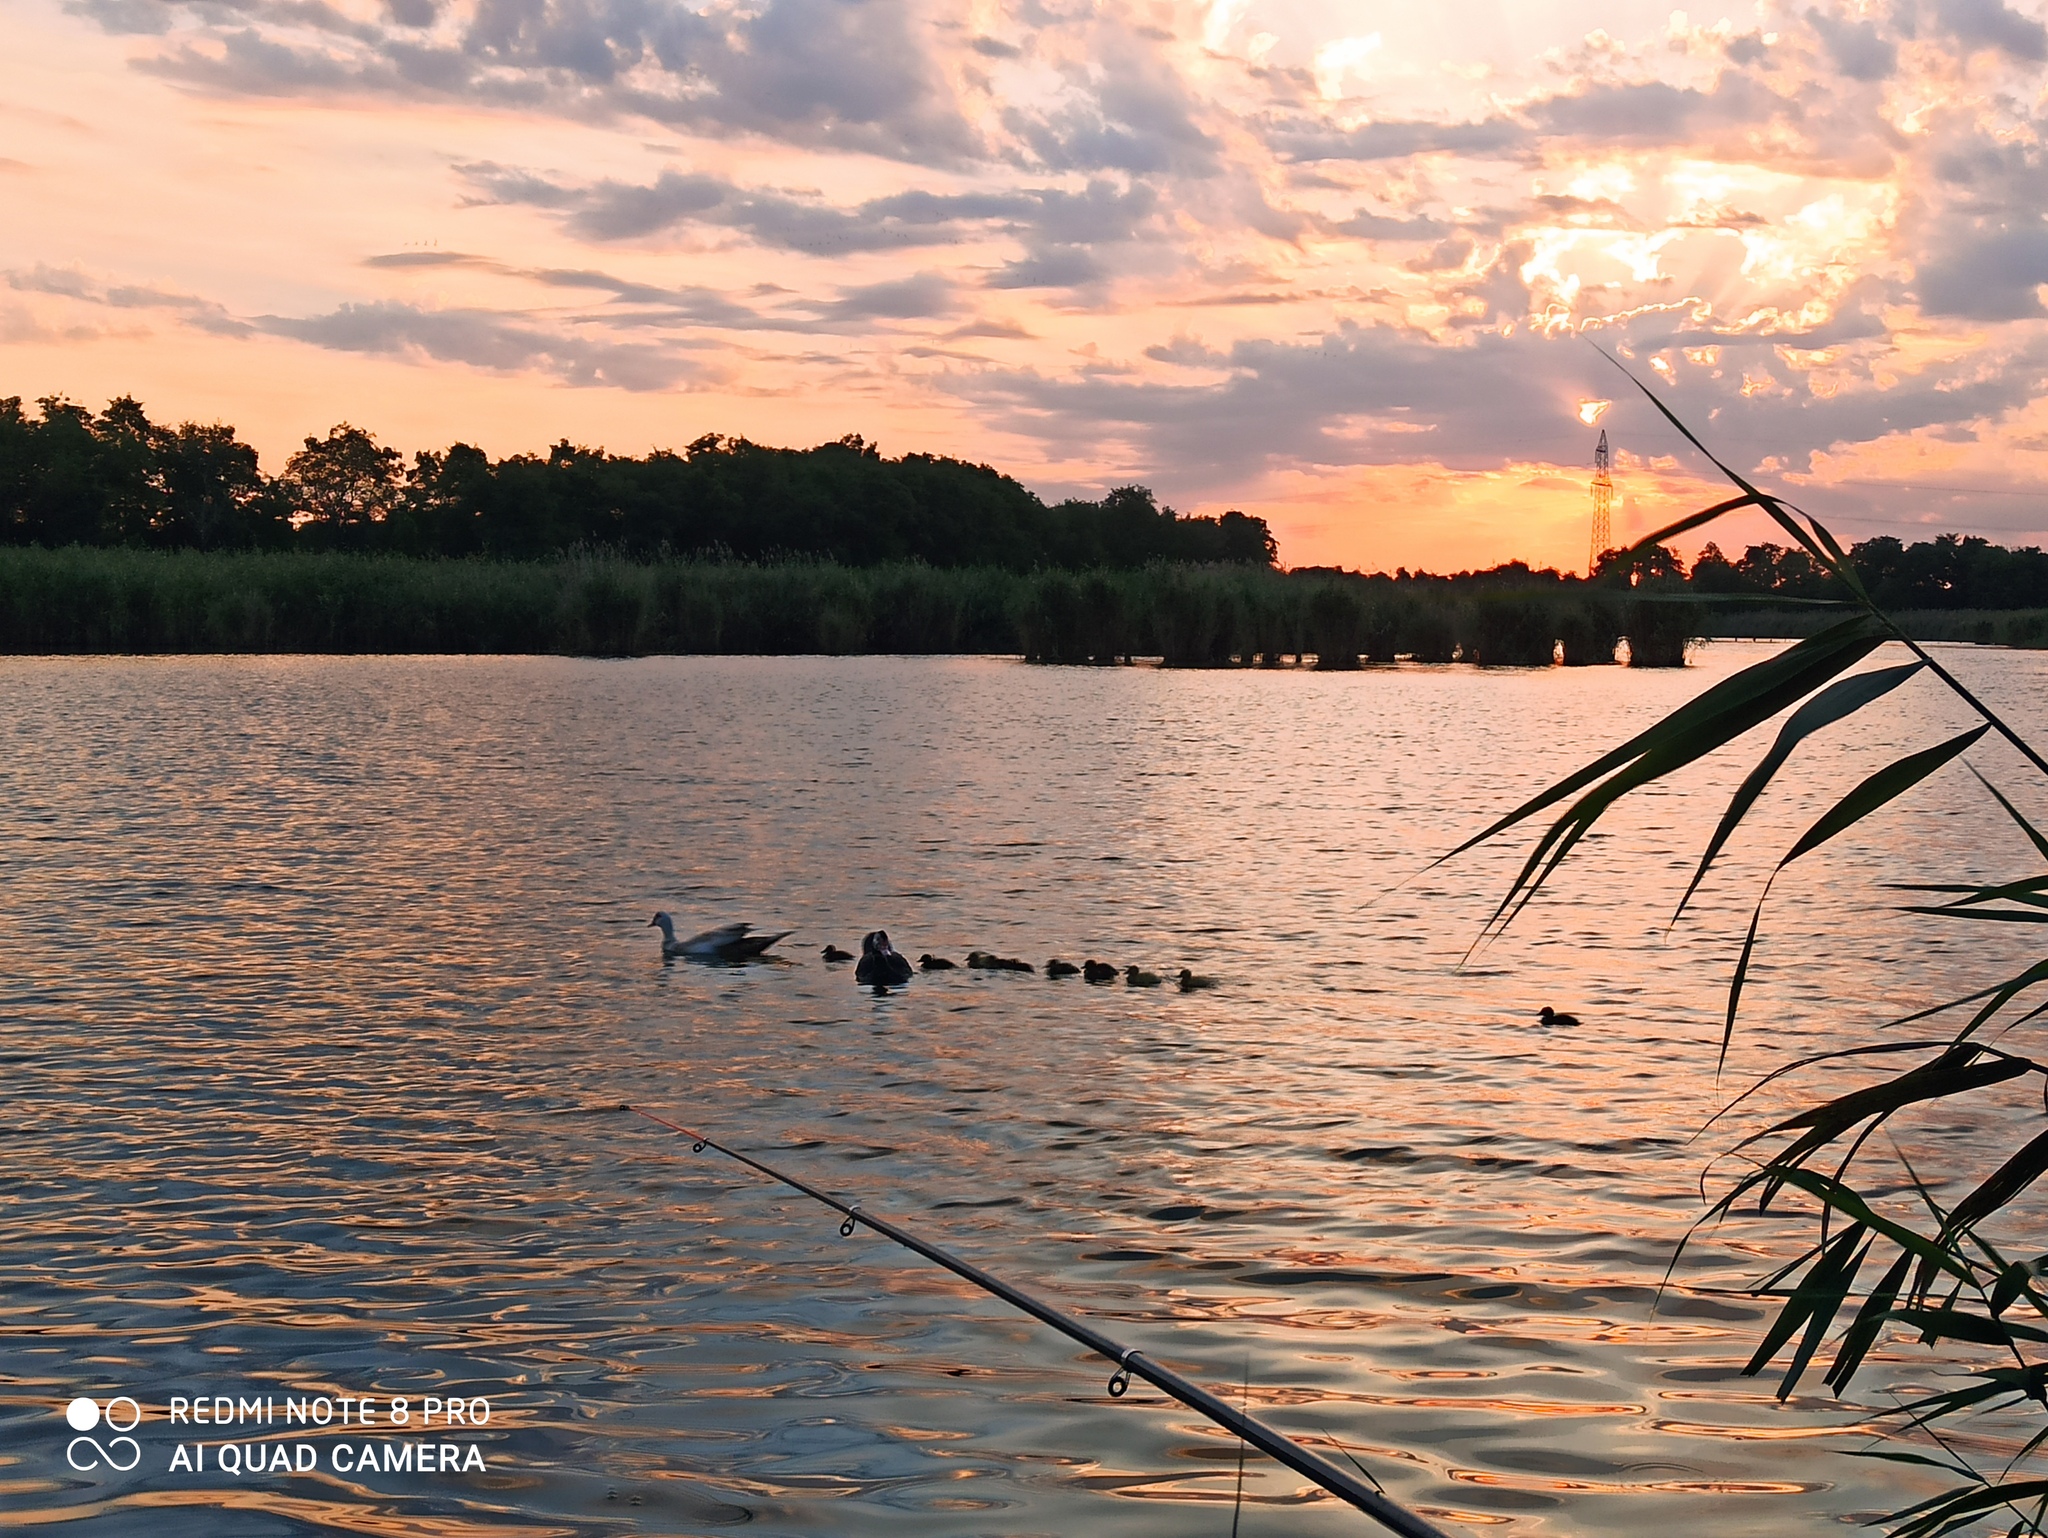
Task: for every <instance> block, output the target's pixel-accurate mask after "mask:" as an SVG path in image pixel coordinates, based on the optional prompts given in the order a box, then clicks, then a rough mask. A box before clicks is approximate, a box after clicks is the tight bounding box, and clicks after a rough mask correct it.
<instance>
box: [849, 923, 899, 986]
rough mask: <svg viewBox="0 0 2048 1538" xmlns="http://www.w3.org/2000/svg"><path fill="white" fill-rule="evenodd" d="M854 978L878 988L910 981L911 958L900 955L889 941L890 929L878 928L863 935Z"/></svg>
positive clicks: (863, 984)
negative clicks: (858, 962) (858, 963)
mask: <svg viewBox="0 0 2048 1538" xmlns="http://www.w3.org/2000/svg"><path fill="white" fill-rule="evenodd" d="M853 980H854V981H855V982H857V983H859V984H861V985H862V986H864V987H865V986H869V985H872V986H874V987H876V988H887V987H890V986H892V985H894V984H896V983H907V982H909V981H910V961H909V958H908V957H905V956H902V955H899V954H898V953H897V950H896V947H895V946H893V945H891V944H890V943H889V931H888V930H886V929H877V930H874V931H872V932H871V933H869V934H866V935H863V936H861V942H860V965H859V966H858V967H856V968H854V972H853Z"/></svg>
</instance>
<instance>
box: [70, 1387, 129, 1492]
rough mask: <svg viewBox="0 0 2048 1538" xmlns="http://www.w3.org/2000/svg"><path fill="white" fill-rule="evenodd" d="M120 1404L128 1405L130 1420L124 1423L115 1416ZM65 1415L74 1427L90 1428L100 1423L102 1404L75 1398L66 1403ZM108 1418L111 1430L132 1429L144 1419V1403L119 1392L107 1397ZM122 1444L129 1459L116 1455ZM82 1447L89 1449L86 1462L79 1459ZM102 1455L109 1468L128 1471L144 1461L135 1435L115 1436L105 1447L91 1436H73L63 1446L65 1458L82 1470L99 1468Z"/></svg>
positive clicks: (74, 1429) (85, 1455)
mask: <svg viewBox="0 0 2048 1538" xmlns="http://www.w3.org/2000/svg"><path fill="white" fill-rule="evenodd" d="M117 1405H126V1406H127V1407H128V1424H127V1425H125V1426H124V1425H122V1424H121V1422H120V1421H119V1420H117V1419H116V1418H115V1414H116V1411H115V1407H116V1406H117ZM64 1419H65V1421H66V1422H68V1423H69V1424H70V1427H71V1429H72V1430H73V1431H90V1430H92V1429H93V1427H95V1426H97V1425H98V1424H99V1423H100V1407H99V1405H98V1404H97V1403H96V1402H95V1401H93V1400H90V1399H83V1398H81V1399H74V1400H72V1401H71V1403H70V1404H68V1405H66V1406H65V1407H64ZM106 1422H107V1429H108V1430H109V1431H133V1430H134V1429H135V1428H136V1427H137V1426H138V1425H140V1424H141V1423H142V1406H141V1405H139V1404H137V1403H136V1402H135V1401H134V1400H133V1399H130V1398H129V1397H128V1396H127V1395H126V1394H116V1395H115V1396H114V1397H113V1398H112V1399H109V1400H108V1401H107V1409H106ZM121 1447H126V1448H127V1450H128V1461H127V1462H126V1463H123V1462H122V1461H121V1460H120V1458H119V1457H118V1456H116V1449H118V1448H121ZM80 1448H86V1449H88V1451H87V1452H85V1454H84V1461H83V1462H80V1461H79V1460H80V1453H79V1449H80ZM103 1458H104V1459H105V1460H106V1463H107V1467H108V1468H110V1469H114V1470H117V1471H118V1472H120V1473H123V1474H125V1473H127V1472H128V1471H129V1470H130V1469H132V1468H134V1467H135V1465H136V1464H138V1463H140V1462H141V1461H142V1446H141V1444H140V1443H138V1442H137V1441H136V1440H135V1438H133V1437H115V1438H113V1439H112V1440H111V1441H110V1442H109V1443H108V1444H107V1445H106V1446H105V1447H102V1446H100V1444H99V1443H98V1442H97V1441H96V1440H94V1439H93V1438H92V1437H73V1438H72V1439H71V1441H70V1443H69V1444H68V1445H67V1446H66V1447H65V1449H64V1461H65V1462H66V1463H68V1464H70V1465H71V1466H72V1467H73V1468H74V1469H76V1470H78V1472H79V1473H81V1474H83V1473H85V1472H86V1471H87V1470H89V1469H95V1468H98V1467H99V1465H100V1460H101V1459H103Z"/></svg>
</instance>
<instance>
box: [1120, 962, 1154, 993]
mask: <svg viewBox="0 0 2048 1538" xmlns="http://www.w3.org/2000/svg"><path fill="white" fill-rule="evenodd" d="M1124 986H1125V987H1126V988H1157V987H1158V986H1159V974H1158V973H1157V972H1146V971H1143V970H1141V969H1140V968H1138V967H1125V968H1124Z"/></svg>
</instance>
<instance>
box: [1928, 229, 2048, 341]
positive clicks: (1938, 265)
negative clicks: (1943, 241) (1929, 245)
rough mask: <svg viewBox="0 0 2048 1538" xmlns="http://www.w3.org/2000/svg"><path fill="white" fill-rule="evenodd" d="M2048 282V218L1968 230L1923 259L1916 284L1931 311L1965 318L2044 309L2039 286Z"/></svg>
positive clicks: (2022, 316) (2012, 316) (2010, 316)
mask: <svg viewBox="0 0 2048 1538" xmlns="http://www.w3.org/2000/svg"><path fill="white" fill-rule="evenodd" d="M2044 283H2048V224H2043V223H2042V222H2041V221H2040V219H2039V218H2038V217H2035V218H2032V219H2030V221H2029V222H2028V223H2026V224H2021V225H2003V226H2000V227H1997V228H1992V229H1985V230H1977V231H1971V232H1970V233H1968V234H1966V235H1964V236H1963V238H1961V239H1959V240H1957V241H1955V242H1954V243H1953V244H1951V245H1947V246H1945V247H1944V248H1943V249H1941V250H1939V251H1938V252H1937V253H1936V254H1935V255H1934V256H1932V257H1930V258H1929V259H1928V260H1926V261H1924V262H1922V263H1921V266H1920V271H1919V274H1918V278H1917V281H1916V283H1915V285H1914V286H1915V288H1916V289H1917V290H1918V292H1919V295H1920V308H1921V309H1922V310H1924V311H1926V312H1927V313H1928V314H1930V315H1956V316H1961V317H1963V318H1965V319H1968V320H2030V319H2034V318H2037V317H2039V316H2043V315H2048V309H2044V308H2043V307H2042V304H2041V298H2040V294H2039V292H2038V290H2039V289H2040V287H2041V285H2042V284H2044Z"/></svg>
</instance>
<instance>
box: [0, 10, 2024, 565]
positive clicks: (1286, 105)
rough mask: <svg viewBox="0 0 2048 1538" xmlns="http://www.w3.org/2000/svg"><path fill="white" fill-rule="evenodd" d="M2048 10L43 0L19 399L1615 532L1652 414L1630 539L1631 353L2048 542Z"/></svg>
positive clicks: (513, 449) (1729, 447)
mask: <svg viewBox="0 0 2048 1538" xmlns="http://www.w3.org/2000/svg"><path fill="white" fill-rule="evenodd" d="M2044 18H2048V0H2012V3H2004V0H1816V3H1804V0H1802V3H1797V4H1789V5H1786V4H1778V3H1775V0H1765V3H1760V4H1752V5H1749V6H1747V7H1745V8H1741V9H1737V10H1732V11H1723V10H1719V9H1712V8H1710V9H1708V10H1705V11H1700V12H1690V11H1674V10H1672V9H1671V8H1670V7H1669V5H1668V4H1658V5H1653V4H1647V3H1640V0H1610V3H1606V4H1600V5H1594V4H1589V3H1583V0H1432V3H1431V4H1429V5H1417V4H1414V3H1413V0H1404V3H1401V4H1392V3H1381V0H1210V3H1208V4H1181V3H1172V0H1159V3H1151V0H1131V3H1125V0H8V3H7V34H8V46H7V48H6V50H5V51H4V56H0V209H4V210H5V216H4V218H0V395H19V396H21V397H23V398H24V399H27V400H34V399H38V398H40V397H43V396H46V395H62V396H66V397H68V398H70V399H73V400H77V401H81V402H84V403H86V404H88V405H91V406H94V407H98V406H100V405H102V404H103V403H104V402H105V401H106V400H108V399H109V398H111V397H113V396H115V395H120V394H133V395H135V396H136V397H138V398H139V399H141V400H142V401H143V403H144V404H145V405H146V406H147V407H148V408H149V410H150V411H151V413H152V415H153V416H155V417H156V418H157V419H159V420H172V421H179V420H185V419H195V420H200V421H209V422H210V421H225V422H229V423H232V424H233V425H234V426H236V427H237V428H238V429H239V430H240V431H241V432H242V433H243V435H244V436H245V437H246V438H247V439H248V440H249V441H251V442H253V443H255V444H256V445H257V447H258V448H259V449H260V450H262V452H263V457H264V463H265V467H266V468H267V469H270V470H273V471H275V470H277V469H278V468H280V467H281V466H282V463H283V460H284V457H285V456H286V455H287V454H288V453H289V452H290V451H291V450H292V449H293V448H294V447H296V446H297V444H298V443H299V442H300V440H302V439H303V438H304V437H305V436H306V435H307V434H309V433H324V432H325V430H326V429H327V428H328V427H329V426H331V425H333V424H334V423H337V422H340V421H343V420H346V421H349V422H352V423H354V424H356V425H357V426H360V427H364V428H367V429H369V430H371V431H372V432H374V433H376V434H377V435H378V436H379V438H380V439H382V440H383V441H385V442H388V443H390V444H392V445H394V446H396V447H398V448H400V449H402V450H405V451H407V452H410V451H412V450H415V449H421V448H438V447H443V446H445V445H447V444H449V443H451V442H455V441H458V440H460V441H466V442H470V443H475V444H478V445H480V446H481V447H483V448H484V449H486V450H488V451H489V452H491V453H492V454H499V455H502V454H510V453H519V452H533V451H544V450H545V449H546V447H547V446H548V445H549V444H551V443H553V442H555V441H557V440H560V439H567V440H569V441H571V442H574V443H578V444H583V445H587V446H591V447H602V448H606V449H609V450H611V451H612V452H615V453H622V454H638V453H644V452H646V451H647V450H649V449H651V448H657V447H672V448H680V447H682V446H685V445H687V444H688V443H690V442H691V441H693V440H695V439H697V438H699V437H701V436H703V435H704V434H707V433H723V434H731V435H741V436H745V437H748V438H751V439H753V440H755V441H756V442H761V443H769V444H783V445H794V446H805V445H809V444H814V443H819V442H823V441H826V440H828V439H832V438H837V437H839V436H841V435H842V434H846V433H853V432H858V433H861V434H863V435H865V436H866V437H867V438H868V439H869V440H871V441H874V442H878V443H879V444H880V446H881V448H882V450H883V452H885V453H888V454H898V453H903V452H909V451H923V452H932V453H943V454H951V455H957V456H959V457H962V458H966V459H970V460H974V461H978V462H985V463H989V464H993V465H995V466H997V467H998V468H1000V469H1002V470H1005V471H1007V472H1008V473H1010V474H1013V475H1015V476H1016V477H1017V478H1018V479H1019V480H1021V481H1023V482H1024V483H1025V484H1026V485H1028V486H1030V487H1032V488H1033V489H1034V490H1036V491H1037V492H1039V493H1040V494H1041V495H1042V496H1045V497H1047V498H1048V499H1049V500H1051V499H1057V498H1060V497H1065V496H1087V497H1095V496H1099V495H1101V493H1102V492H1103V491H1105V490H1106V489H1108V488H1109V487H1111V486H1115V485H1120V484H1124V483H1127V482H1132V481H1136V482H1140V483H1143V484H1145V485H1147V486H1150V487H1152V488H1153V489H1154V491H1155V492H1156V493H1157V494H1158V495H1159V497H1160V498H1161V500H1162V501H1164V502H1167V503H1169V504H1171V505H1172V506H1174V507H1176V508H1178V509H1179V510H1180V511H1182V512H1184V513H1217V512H1221V511H1223V510H1225V509H1227V508H1241V509H1243V510H1245V511H1247V512H1253V513H1257V514H1259V515H1261V516H1263V517H1265V518H1267V519H1268V520H1269V521H1270V522H1271V524H1272V526H1273V529H1274V532H1275V534H1276V535H1277V536H1278V538H1279V540H1280V543H1281V550H1282V557H1283V559H1284V560H1285V561H1287V562H1288V563H1289V564H1292V565H1313V564H1342V565H1347V566H1358V567H1365V568H1369V569H1376V568H1385V569H1391V568H1393V567H1395V566H1408V567H1411V568H1431V569H1439V570H1445V569H1454V568H1459V567H1468V566H1484V565H1490V564H1493V563H1495V562H1498V561H1504V560H1508V559H1515V558H1519V559H1525V560H1529V561H1531V562H1532V563H1535V564H1539V565H1543V564H1554V565H1558V566H1561V567H1566V568H1571V567H1580V568H1582V567H1583V566H1584V565H1585V563H1586V558H1587V554H1588V548H1587V546H1588V534H1589V518H1588V515H1589V510H1590V503H1589V495H1588V489H1587V477H1588V475H1589V473H1590V468H1591V458H1592V452H1593V445H1594V439H1595V437H1596V436H1597V434H1598V432H1599V431H1601V430H1603V429H1604V430H1606V431H1607V432H1608V433H1609V435H1610V438H1611V440H1612V442H1613V445H1614V450H1615V467H1616V471H1615V478H1616V483H1617V490H1618V498H1617V511H1616V517H1615V532H1616V535H1617V538H1620V537H1623V536H1628V535H1640V534H1643V533H1647V532H1648V531H1649V530H1650V529H1652V528H1654V527H1656V526H1658V525H1659V524H1661V523H1663V522H1666V521H1668V520H1670V519H1671V518H1674V517H1676V516H1678V515H1680V514H1682V513H1683V512H1685V511H1688V510H1690V509H1691V508H1692V507H1695V506H1698V505H1702V503H1703V502H1704V501H1705V500H1712V499H1718V493H1717V490H1716V488H1715V486H1714V485H1713V484H1712V483H1711V482H1710V481H1709V480H1708V479H1707V478H1706V475H1707V473H1708V471H1707V467H1706V466H1705V465H1704V463H1703V462H1702V461H1701V460H1700V459H1699V457H1698V456H1697V455H1696V454H1693V453H1691V452H1690V451H1689V450H1688V449H1687V448H1686V446H1685V445H1684V444H1683V442H1682V440H1681V439H1680V438H1679V437H1678V436H1677V434H1676V433H1675V432H1674V431H1673V430H1672V429H1671V428H1669V427H1668V426H1667V425H1665V424H1664V423H1663V422H1662V420H1661V418H1659V417H1658V416H1657V414H1656V412H1655V410H1654V409H1653V408H1652V407H1651V406H1650V404H1649V403H1648V402H1647V401H1646V400H1645V399H1644V398H1643V396H1642V395H1641V394H1640V393H1638V390H1637V386H1636V385H1635V384H1632V383H1631V382H1630V380H1629V378H1628V377H1627V375H1626V374H1624V373H1623V372H1622V368H1626V369H1627V370H1628V371H1630V372H1631V373H1633V374H1634V375H1635V376H1636V378H1637V379H1638V380H1640V381H1641V382H1642V383H1643V384H1644V385H1645V386H1647V387H1649V388H1650V389H1653V390H1655V391H1656V392H1657V393H1658V394H1659V395H1660V396H1662V397H1663V398H1664V399H1665V400H1666V401H1667V403H1668V404H1669V405H1670V406H1671V407H1672V409H1673V410H1675V411H1676V412H1677V413H1678V414H1679V415H1680V416H1681V417H1682V418H1684V419H1685V420H1686V421H1687V422H1688V423H1689V425H1691V426H1692V427H1693V428H1694V429H1695V431H1697V432H1698V433H1699V434H1700V435H1701V437H1702V438H1703V439H1704V440H1705V441H1707V443H1708V444H1709V445H1710V446H1711V447H1712V448H1714V449H1715V451H1716V452H1717V453H1719V454H1720V455H1721V456H1722V457H1723V458H1725V459H1727V460H1728V461H1729V462H1730V463H1731V464H1733V465H1735V466H1736V467H1737V468H1739V469H1742V470H1745V471H1749V470H1754V471H1757V472H1759V473H1760V474H1762V475H1763V476H1764V477H1765V479H1766V480H1767V481H1768V482H1769V483H1770V484H1771V485H1772V486H1774V487H1776V488H1777V489H1779V490H1781V491H1783V492H1784V493H1785V494H1786V495H1787V496H1789V497H1791V498H1792V499H1793V500H1794V501H1796V502H1797V503H1798V504H1799V505H1801V506H1802V507H1805V508H1807V509H1808V510H1810V511H1811V512H1813V513H1815V514H1816V515H1818V516H1819V517H1821V518H1822V519H1823V520H1825V521H1826V522H1827V523H1828V524H1829V525H1830V526H1831V527H1832V528H1834V529H1835V530H1836V531H1837V532H1838V533H1840V534H1842V535H1844V536H1845V537H1853V538H1863V537H1868V536H1870V535H1873V534H1894V535H1897V536H1899V537H1901V538H1904V539H1907V540H1912V539H1922V538H1929V537H1932V536H1933V535H1935V534H1938V533H1945V532H1966V533H1981V534H1985V535H1988V536H1990V537H1992V538H1994V539H1997V540H2000V541H2001V542H2005V543H2048V400H2044V398H2043V397H2044V395H2048V385H2044V381H2048V308H2044V303H2043V301H2044V297H2048V217H2044V215H2048V148H2044V128H2048V25H2044ZM1617 365H1620V367H1617ZM1707 533H1708V534H1711V535H1713V536H1714V537H1716V538H1718V539H1719V541H1720V542H1721V543H1722V544H1723V546H1724V547H1726V548H1730V549H1731V550H1732V549H1734V548H1738V547H1740V546H1741V545H1742V544H1744V543H1745V542H1748V541H1752V540H1756V539H1761V538H1764V537H1766V535H1767V533H1768V531H1767V530H1765V529H1763V528H1762V527H1761V526H1758V525H1756V524H1753V523H1752V524H1733V525H1730V526H1728V527H1727V528H1725V529H1717V530H1710V531H1707ZM1699 537H1700V538H1704V537H1706V535H1702V536H1699Z"/></svg>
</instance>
